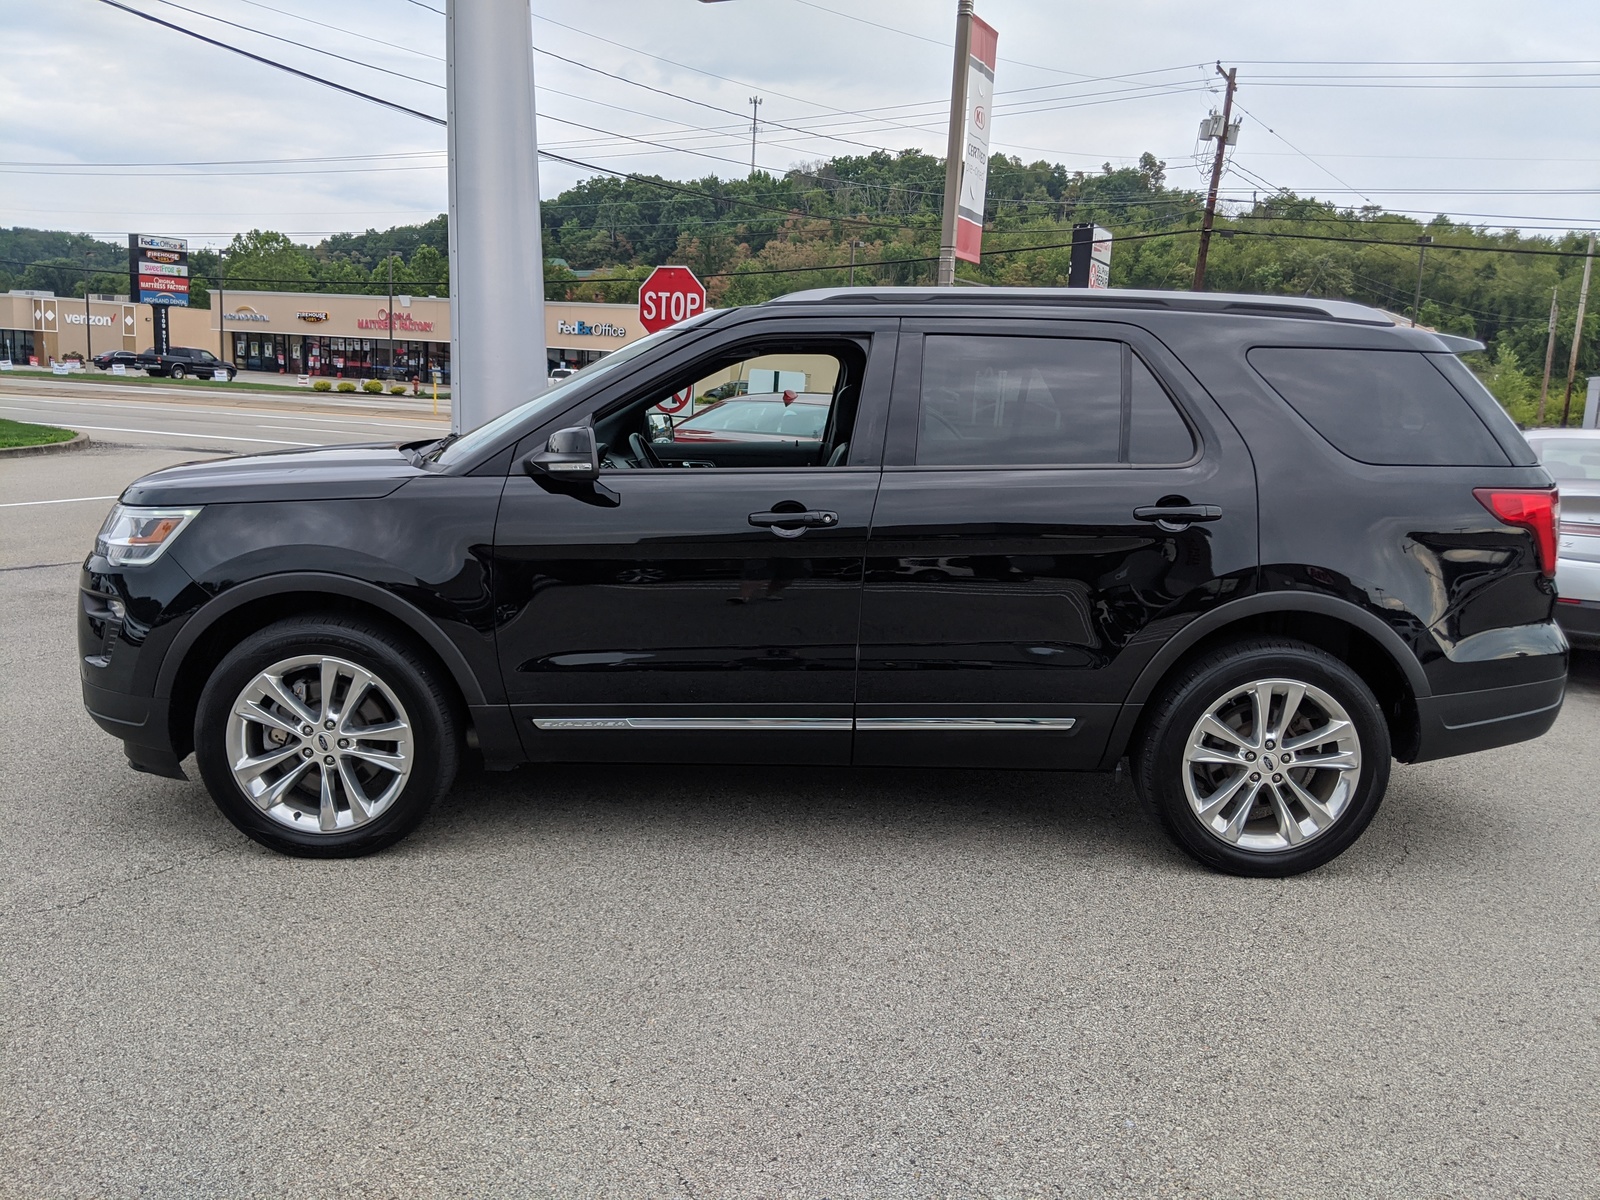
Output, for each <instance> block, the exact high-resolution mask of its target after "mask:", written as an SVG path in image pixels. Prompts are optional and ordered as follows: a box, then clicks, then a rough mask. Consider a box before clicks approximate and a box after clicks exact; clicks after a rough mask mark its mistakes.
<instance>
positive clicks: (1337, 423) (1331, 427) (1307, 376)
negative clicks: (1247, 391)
mask: <svg viewBox="0 0 1600 1200" xmlns="http://www.w3.org/2000/svg"><path fill="white" fill-rule="evenodd" d="M1250 365H1251V366H1253V367H1254V368H1255V369H1256V370H1257V371H1258V372H1260V373H1261V375H1262V377H1263V378H1265V379H1266V381H1267V382H1268V383H1270V384H1271V385H1272V387H1273V389H1274V390H1275V391H1277V393H1278V394H1279V395H1280V396H1282V397H1283V398H1284V399H1285V400H1286V401H1288V403H1289V405H1290V407H1291V408H1293V409H1294V410H1295V412H1297V413H1299V414H1300V415H1301V416H1302V417H1304V418H1305V419H1306V421H1307V423H1308V424H1310V425H1311V427H1312V428H1313V429H1315V430H1316V431H1317V432H1318V433H1320V434H1321V435H1322V436H1323V437H1325V438H1326V439H1327V440H1328V441H1329V442H1331V443H1333V445H1334V446H1335V447H1337V448H1338V449H1339V450H1340V451H1341V452H1342V453H1344V454H1347V455H1349V456H1350V457H1351V458H1354V459H1357V460H1358V461H1360V462H1367V463H1376V464H1379V465H1383V466H1434V467H1442V466H1469V467H1471V466H1505V465H1506V462H1507V459H1506V455H1505V452H1504V451H1502V450H1501V449H1500V445H1499V443H1498V442H1496V441H1495V440H1494V438H1493V436H1492V435H1491V434H1490V433H1489V430H1488V428H1487V427H1486V426H1485V425H1484V423H1483V422H1482V421H1481V420H1479V419H1478V414H1477V413H1475V412H1473V411H1472V406H1471V405H1470V404H1468V403H1467V401H1466V400H1465V399H1464V398H1463V397H1462V396H1461V394H1460V393H1459V392H1457V391H1456V390H1455V388H1453V387H1451V386H1450V382H1449V380H1447V379H1445V377H1444V376H1443V375H1441V374H1440V373H1439V372H1438V370H1436V369H1435V368H1434V366H1433V364H1432V363H1430V362H1429V361H1428V360H1427V358H1425V357H1424V356H1423V355H1421V354H1414V353H1411V352H1409V351H1403V350H1401V351H1394V350H1310V349H1304V350H1303V349H1257V350H1252V351H1250Z"/></svg>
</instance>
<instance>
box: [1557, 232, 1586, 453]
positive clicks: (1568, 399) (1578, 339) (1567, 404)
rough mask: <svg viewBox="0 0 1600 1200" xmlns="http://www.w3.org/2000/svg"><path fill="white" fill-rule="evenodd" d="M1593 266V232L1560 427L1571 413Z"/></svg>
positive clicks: (1580, 289)
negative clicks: (1573, 379)
mask: <svg viewBox="0 0 1600 1200" xmlns="http://www.w3.org/2000/svg"><path fill="white" fill-rule="evenodd" d="M1593 266H1594V234H1592V233H1591V234H1590V235H1589V253H1588V254H1587V255H1585V256H1584V259H1583V284H1582V285H1581V286H1580V287H1579V288H1578V315H1577V319H1576V320H1574V321H1573V323H1572V355H1571V357H1570V358H1568V359H1567V394H1566V396H1565V397H1564V398H1563V399H1562V401H1561V428H1563V429H1565V428H1566V427H1567V418H1568V417H1569V416H1571V415H1572V377H1573V375H1575V374H1576V373H1577V370H1578V348H1579V347H1580V346H1582V345H1583V316H1584V313H1585V312H1587V311H1588V308H1589V268H1591V267H1593Z"/></svg>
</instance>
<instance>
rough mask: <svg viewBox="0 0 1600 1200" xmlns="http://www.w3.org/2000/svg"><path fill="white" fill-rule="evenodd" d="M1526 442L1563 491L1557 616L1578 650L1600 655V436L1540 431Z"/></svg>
mask: <svg viewBox="0 0 1600 1200" xmlns="http://www.w3.org/2000/svg"><path fill="white" fill-rule="evenodd" d="M1527 437H1528V445H1530V446H1532V447H1533V452H1534V453H1535V454H1537V455H1538V456H1539V461H1540V462H1541V463H1543V464H1544V469H1545V470H1546V471H1548V472H1550V477H1551V478H1552V479H1554V480H1555V481H1556V486H1557V487H1559V488H1560V489H1561V528H1560V530H1559V534H1560V542H1559V544H1558V546H1557V549H1556V590H1557V591H1559V592H1560V594H1561V602H1560V604H1558V605H1557V607H1556V616H1557V618H1558V619H1559V620H1560V622H1561V628H1562V629H1564V630H1566V633H1567V637H1568V638H1569V639H1571V641H1572V642H1573V644H1574V645H1578V646H1590V647H1593V648H1595V649H1600V430H1597V429H1535V430H1531V431H1529V433H1528V435H1527Z"/></svg>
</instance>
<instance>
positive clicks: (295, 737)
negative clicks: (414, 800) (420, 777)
mask: <svg viewBox="0 0 1600 1200" xmlns="http://www.w3.org/2000/svg"><path fill="white" fill-rule="evenodd" d="M412 741H413V739H412V729H411V721H410V718H409V717H408V716H407V715H406V711H405V706H404V705H402V704H401V703H400V698H399V697H398V696H396V695H395V694H394V690H393V689H392V688H391V687H389V685H388V684H386V683H385V682H384V681H383V680H382V679H380V678H378V676H376V675H374V674H373V673H372V672H371V671H369V670H367V669H366V668H365V667H362V666H359V665H358V664H356V663H353V662H350V661H349V660H348V659H343V658H332V657H329V656H326V655H320V654H307V655H299V656H297V657H294V658H286V659H284V660H282V661H281V662H276V663H273V664H272V665H271V666H270V667H268V668H267V669H266V670H264V671H262V672H260V673H259V674H258V675H256V677H255V678H254V679H252V680H251V681H250V682H249V683H248V684H246V685H245V687H244V688H243V690H241V691H240V692H239V694H238V696H237V697H235V699H234V702H233V708H232V710H231V711H230V713H229V715H228V735H227V753H228V767H229V769H230V770H231V771H232V772H233V778H234V782H235V783H236V784H237V785H238V786H239V789H240V790H241V791H242V792H243V793H244V794H245V797H246V798H247V799H248V800H249V801H250V803H251V804H253V805H254V806H255V807H256V808H257V809H258V810H259V811H260V812H261V813H262V814H263V815H265V816H266V817H268V818H270V819H271V820H273V821H275V822H277V823H278V824H280V825H283V826H286V827H287V828H290V829H294V830H297V831H299V832H301V833H309V834H323V835H328V834H336V833H343V832H345V831H346V830H350V829H355V828H357V827H359V826H362V825H366V824H368V823H369V822H371V821H374V820H376V819H377V818H379V817H381V816H382V815H383V814H384V813H385V812H386V811H388V809H389V808H390V806H391V805H393V804H394V802H395V800H396V798H397V797H398V796H399V795H400V793H401V792H402V791H403V790H404V789H405V786H406V781H407V780H408V779H409V778H410V777H411V767H412V762H413V745H412Z"/></svg>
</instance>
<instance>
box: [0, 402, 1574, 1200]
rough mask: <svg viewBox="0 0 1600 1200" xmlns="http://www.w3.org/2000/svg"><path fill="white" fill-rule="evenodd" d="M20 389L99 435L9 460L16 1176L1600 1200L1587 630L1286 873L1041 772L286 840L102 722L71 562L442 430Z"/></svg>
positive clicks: (569, 779) (862, 1192)
mask: <svg viewBox="0 0 1600 1200" xmlns="http://www.w3.org/2000/svg"><path fill="white" fill-rule="evenodd" d="M0 390H3V391H5V392H6V393H7V394H6V395H4V396H0V406H5V407H0V415H4V416H10V417H14V418H15V419H19V420H54V421H56V422H58V423H66V424H75V423H76V422H78V421H80V420H81V421H82V422H84V425H85V426H88V425H94V426H98V427H100V428H101V432H98V433H95V432H92V434H91V435H92V436H95V437H96V438H97V439H98V441H99V442H100V443H102V444H99V445H97V446H96V448H94V449H91V450H89V451H87V452H80V453H75V454H68V455H61V456H53V457H42V458H36V459H31V460H15V461H7V462H4V463H0V505H3V506H4V507H0V514H3V515H5V516H7V517H8V518H9V520H8V522H7V529H8V534H7V536H6V537H5V538H4V539H0V622H3V625H0V627H3V629H4V634H5V636H4V640H3V641H0V738H3V739H4V743H5V744H6V746H7V747H8V751H7V756H6V770H5V771H4V772H3V773H0V829H3V831H4V832H3V836H4V839H5V843H4V846H3V847H0V852H3V854H4V858H5V861H6V862H7V864H8V865H9V867H10V870H8V871H7V872H5V874H4V876H3V877H0V889H3V892H0V904H3V906H4V911H5V917H6V920H5V922H4V932H3V933H0V948H3V949H0V970H3V978H4V980H5V986H4V988H3V989H0V1004H3V1005H4V1013H3V1024H4V1028H5V1039H6V1048H5V1053H4V1056H3V1058H0V1117H3V1124H0V1164H4V1167H5V1169H4V1170H3V1171H0V1196H6V1197H10V1196H16V1197H47V1196H83V1195H97V1196H98V1195H109V1196H120V1195H135V1194H144V1195H156V1196H213V1195H261V1196H279V1195H322V1194H333V1193H336V1192H337V1193H339V1194H347V1195H355V1196H364V1195H373V1196H382V1195H418V1196H426V1195H451V1196H454V1195H522V1194H532V1193H535V1192H538V1193H540V1194H557V1195H619V1196H620V1195H628V1196H663V1197H666V1196H674V1197H676V1196H691V1195H693V1196H704V1195H749V1196H779V1195H783V1196H790V1195H794V1196H824V1195H827V1196H872V1195H910V1196H967V1195H971V1196H1007V1197H1010V1196H1032V1195H1100V1194H1125V1195H1130V1196H1132V1195H1137V1196H1153V1195H1185V1194H1192V1195H1217V1196H1221V1195H1239V1196H1249V1195H1263V1196H1265V1195H1271V1196H1287V1195H1311V1196H1320V1195H1331V1194H1337V1195H1357V1196H1395V1195H1419V1196H1426V1195H1451V1196H1486V1197H1487V1196H1496V1197H1498V1196H1551V1197H1557V1196H1561V1197H1565V1196H1581V1195H1594V1194H1597V1189H1596V1184H1595V1163H1596V1162H1597V1161H1600V1128H1597V1126H1596V1124H1595V1121H1594V1115H1595V1113H1596V1111H1597V1109H1600V1049H1597V1048H1600V1024H1597V1022H1600V1003H1597V1000H1596V994H1595V989H1594V986H1593V981H1594V979H1595V978H1596V972H1597V969H1600V937H1597V933H1600V923H1597V910H1600V900H1597V896H1596V892H1595V886H1594V879H1595V871H1594V864H1595V862H1596V861H1597V857H1600V823H1597V822H1596V821H1595V819H1594V818H1595V814H1596V807H1597V805H1596V799H1595V796H1596V789H1595V786H1594V780H1595V778H1596V776H1597V774H1600V748H1597V747H1596V745H1595V739H1594V736H1593V733H1594V730H1595V729H1596V727H1597V725H1596V723H1597V721H1600V656H1593V655H1590V656H1580V657H1579V658H1578V659H1577V660H1576V663H1575V668H1574V675H1573V681H1572V687H1571V691H1570V694H1569V698H1568V701H1567V707H1566V710H1565V711H1564V713H1563V715H1562V718H1561V721H1560V723H1559V724H1558V725H1557V726H1556V728H1555V730H1554V731H1553V732H1552V733H1551V734H1549V735H1548V736H1546V737H1545V738H1543V739H1542V740H1539V741H1536V742H1532V743H1528V744H1523V745H1518V746H1512V747H1509V748H1506V749H1502V750H1496V751H1492V752H1488V753H1486V754H1482V755H1479V756H1475V757H1468V758H1464V759H1456V760H1449V761H1444V762H1438V763H1431V764H1425V765H1421V766H1416V767H1401V768H1397V770H1396V774H1395V778H1394V782H1393V784H1392V787H1391V791H1390V795H1389V799H1388V800H1387V801H1386V804H1385V807H1384V808H1383V810H1382V811H1381V812H1380V814H1379V816H1378V818H1377V819H1376V821H1375V822H1374V824H1373V825H1372V827H1371V828H1370V830H1369V831H1368V832H1367V834H1366V835H1365V837H1364V838H1363V839H1362V840H1361V841H1360V842H1359V843H1358V844H1357V845H1356V846H1355V847H1354V848H1353V849H1352V850H1351V851H1350V852H1349V853H1347V854H1346V855H1345V856H1344V857H1343V858H1341V859H1339V860H1337V861H1336V862H1334V863H1333V864H1332V865H1331V866H1329V867H1327V868H1325V869H1323V870H1322V871H1320V872H1317V873H1314V874H1311V875H1308V876H1302V877H1299V878H1296V879H1290V880H1284V881H1262V880H1241V879H1232V878H1223V877H1220V876H1214V875H1210V874H1206V873H1204V872H1203V871H1201V870H1199V869H1198V868H1196V867H1194V866H1193V865H1192V864H1191V863H1190V862H1189V861H1188V860H1187V859H1185V858H1183V857H1181V856H1180V854H1179V853H1178V852H1177V851H1176V850H1174V849H1172V848H1171V847H1170V846H1169V844H1168V842H1167V841H1166V839H1165V838H1164V837H1163V836H1162V835H1161V833H1160V831H1159V829H1158V828H1156V826H1155V825H1154V823H1153V821H1152V820H1151V819H1150V818H1149V817H1148V816H1147V815H1146V814H1145V813H1144V812H1143V811H1142V810H1141V809H1140V808H1139V807H1138V805H1137V804H1136V802H1135V801H1134V798H1133V793H1132V789H1131V787H1129V786H1128V784H1127V783H1126V781H1125V780H1122V779H1120V778H1111V777H1105V778H1101V777H1078V776H1060V775H1047V774H1039V773H1014V774H981V773H971V772H933V771H927V772H887V771H885V772H869V771H845V770H812V771H802V770H786V771H785V772H783V773H782V774H780V775H774V774H772V773H770V772H763V771H760V770H755V769H732V768H716V769H705V768H682V767H673V768H651V767H612V766H572V767H558V768H552V767H527V768H523V769H522V770H520V771H518V772H515V773H510V774H504V775H491V774H484V773H473V772H468V773H467V774H466V775H465V776H464V777H463V779H462V781H461V782H460V783H459V784H458V785H457V787H456V789H455V791H454V792H453V793H452V794H451V795H450V797H449V798H448V799H447V801H446V802H445V803H444V804H443V805H442V806H441V807H440V808H439V809H437V810H436V811H435V813H434V814H433V816H432V817H431V818H430V820H429V821H428V822H427V823H426V824H425V825H424V826H423V828H422V829H421V830H420V831H419V832H418V833H416V834H415V835H413V836H412V837H411V838H410V839H409V840H408V841H407V842H405V843H404V844H403V845H401V846H400V847H398V848H396V849H394V850H392V851H390V852H388V853H386V854H383V855H380V856H377V857H375V858H370V859H364V860H357V861H352V862H313V861H301V860H290V859H285V858H280V857H277V856H275V855H272V854H270V853H268V852H266V851H263V850H261V849H260V848H259V847H257V846H255V845H254V844H253V843H250V842H248V841H246V840H245V839H244V838H243V837H242V836H241V835H239V834H238V833H237V832H236V831H235V830H234V829H233V827H232V826H231V825H229V824H228V823H227V822H226V821H225V820H224V819H223V818H222V817H221V816H220V815H219V814H218V813H217V812H216V811H215V809H214V808H213V807H212V805H211V803H210V801H209V799H208V798H207V797H206V796H205V794H204V793H203V791H202V790H201V788H200V786H199V784H198V783H189V784H184V783H180V782H177V781H173V780H166V779H159V778H155V777H152V776H145V775H138V774H135V773H132V772H130V771H129V770H127V769H126V767H125V766H124V765H123V763H122V761H121V756H120V748H119V747H118V745H117V743H115V742H114V741H112V740H110V739H109V738H107V737H106V736H105V735H103V734H101V733H100V732H99V730H98V729H96V728H95V727H94V726H93V725H92V723H91V722H90V721H89V719H88V718H87V716H85V715H84V713H83V711H82V707H81V704H80V701H79V698H78V692H77V672H76V666H75V644H74V639H73V612H74V604H75V602H76V592H75V589H76V582H77V563H78V561H79V560H81V558H82V556H83V554H84V552H85V551H86V549H87V547H88V545H89V542H90V539H91V538H92V537H93V534H94V531H95V529H96V527H97V526H98V525H99V522H100V520H101V518H102V517H103V516H104V514H105V511H106V509H107V507H108V506H109V503H110V501H109V500H108V499H105V498H104V497H106V496H108V495H112V494H114V493H115V492H116V491H117V490H119V488H120V487H121V486H122V485H123V484H124V483H126V482H127V481H129V480H130V479H132V478H134V477H135V476H137V475H139V474H141V473H144V472H146V471H149V470H153V469H155V468H157V467H160V466H163V465H166V464H168V463H172V462H177V461H182V460H184V459H189V458H194V457H197V456H199V455H201V454H205V453H217V452H221V453H237V452H241V451H248V450H253V449H286V448H290V447H291V446H293V445H298V444H323V443H327V442H336V441H345V440H356V439H363V440H365V439H376V438H379V437H383V436H390V437H424V436H428V435H429V434H430V432H441V431H442V429H441V426H440V425H439V424H438V423H436V422H433V421H432V419H431V417H429V416H428V415H426V414H423V413H418V412H413V411H398V412H385V411H381V410H375V411H369V410H365V409H361V408H348V409H334V408H331V407H330V408H323V409H317V408H312V407H300V408H289V407H285V406H283V405H275V404H274V403H272V402H268V401H261V402H260V403H259V404H255V405H253V406H242V407H241V406H232V405H230V406H226V407H222V406H217V405H215V404H213V403H211V402H209V401H207V402H206V403H203V404H202V403H199V402H196V403H194V404H190V405H186V406H183V407H182V408H181V410H180V409H179V408H178V407H175V406H174V405H171V404H166V403H164V402H163V401H160V400H154V399H152V398H150V397H149V396H148V395H145V396H139V397H136V398H130V399H128V400H126V401H123V400H118V399H115V398H109V397H99V396H95V397H85V396H83V395H80V394H70V395H68V394H64V393H61V392H59V391H56V392H45V391H44V390H43V389H35V390H34V391H32V392H29V391H28V389H26V388H21V387H11V386H9V385H8V386H7V387H6V388H4V389H0ZM96 405H98V407H95V406H96ZM118 405H121V407H116V406H118ZM52 406H53V407H52ZM135 406H143V407H135ZM13 410H19V411H13ZM25 414H31V415H25ZM52 414H53V415H52ZM87 497H97V498H96V499H87ZM191 774H192V772H191Z"/></svg>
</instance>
